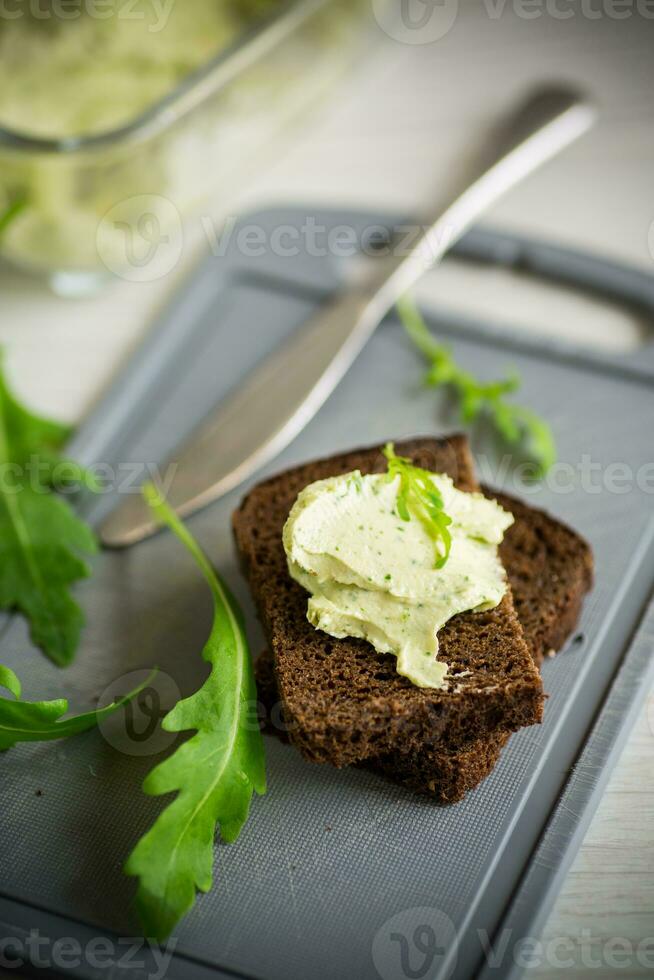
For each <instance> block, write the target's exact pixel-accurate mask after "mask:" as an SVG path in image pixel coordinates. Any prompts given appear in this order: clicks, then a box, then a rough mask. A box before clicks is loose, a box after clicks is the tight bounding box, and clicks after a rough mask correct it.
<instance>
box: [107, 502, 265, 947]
mask: <svg viewBox="0 0 654 980" xmlns="http://www.w3.org/2000/svg"><path fill="white" fill-rule="evenodd" d="M143 494H144V497H145V499H146V501H147V503H148V504H149V506H150V507H151V509H152V511H153V513H154V514H155V516H156V517H157V518H158V519H159V520H160V521H161V522H162V523H163V524H167V525H168V527H169V528H170V529H171V530H172V531H173V533H174V534H176V535H177V537H178V538H179V540H180V541H181V542H182V544H184V545H185V546H186V548H187V549H188V550H189V551H190V553H191V554H192V555H193V557H194V558H195V560H196V562H197V564H198V565H199V567H200V570H201V571H202V574H203V575H204V577H205V579H206V581H207V584H208V586H209V588H210V589H211V593H212V595H213V604H214V622H213V627H212V629H211V634H210V636H209V639H208V640H207V643H206V646H205V648H204V650H203V651H202V656H203V658H204V660H206V661H207V662H208V663H209V664H210V665H211V673H210V675H209V677H208V679H207V680H206V682H205V683H204V685H203V686H202V687H201V688H200V690H199V691H197V692H196V693H195V694H193V695H191V697H189V698H186V699H185V700H183V701H180V702H179V703H178V704H177V705H175V707H174V708H173V709H172V711H170V712H169V713H168V714H167V715H166V717H165V718H164V720H163V723H162V724H163V728H164V729H165V730H166V731H167V732H185V731H189V730H193V731H195V733H196V734H195V735H193V736H192V737H191V738H190V739H189V740H188V741H186V742H184V744H183V745H181V746H180V747H179V748H178V749H177V750H176V751H175V752H174V754H173V755H171V756H170V757H169V758H168V759H166V760H165V761H164V762H162V763H160V764H159V765H158V766H156V768H155V769H153V770H152V772H151V773H150V774H149V775H148V777H147V779H146V780H145V783H144V784H143V789H144V791H145V792H146V793H148V794H149V795H151V796H160V795H161V794H163V793H173V792H176V793H177V796H176V797H175V799H174V800H173V801H172V802H171V803H169V805H168V806H167V807H166V809H165V810H164V811H163V812H162V813H161V814H160V816H159V817H158V818H157V820H156V821H155V822H154V824H153V825H152V827H151V828H150V830H149V831H148V832H147V833H146V834H145V836H144V837H142V838H141V839H140V841H139V842H138V844H137V845H136V847H135V849H134V850H133V851H132V853H131V855H130V857H129V859H128V861H127V864H126V866H125V873H126V874H128V875H133V876H136V877H138V878H139V879H140V881H139V887H138V892H137V897H136V902H137V909H138V912H139V917H140V919H141V922H142V925H143V929H144V934H145V935H146V936H148V937H153V938H156V939H158V940H160V941H163V940H164V939H166V938H167V937H168V936H169V935H170V933H171V931H172V930H173V928H174V926H175V925H176V923H177V922H178V921H179V920H180V919H181V918H182V916H184V915H185V914H186V913H187V912H188V910H189V909H190V908H191V906H192V905H193V902H194V901H195V892H196V888H197V889H199V890H200V891H203V892H206V891H209V889H210V888H211V884H212V863H213V842H214V837H215V833H216V824H219V825H220V833H221V836H222V838H223V840H224V841H226V842H231V841H235V840H236V838H237V837H238V835H239V833H240V832H241V829H242V827H243V825H244V824H245V821H246V820H247V816H248V810H249V806H250V801H251V799H252V793H253V791H256V792H257V793H259V794H261V793H265V791H266V777H265V767H264V753H263V739H262V737H261V732H260V730H259V724H258V719H257V717H256V713H255V714H254V715H253V710H254V709H255V708H256V687H255V683H254V674H253V671H252V664H251V661H250V654H249V650H248V645H247V640H246V637H245V631H244V627H243V620H242V616H241V613H240V611H239V610H238V607H237V606H236V603H235V601H234V599H233V598H232V596H231V595H230V594H229V592H228V590H227V588H226V586H225V585H224V583H223V582H222V581H221V579H220V578H219V577H218V575H217V574H216V572H215V571H214V570H213V568H212V567H211V565H210V564H209V562H208V560H207V558H206V557H205V555H204V554H203V553H202V551H201V550H200V548H199V546H198V545H197V543H196V542H195V540H194V539H193V537H192V536H191V534H190V533H189V532H188V531H187V529H186V527H185V526H184V525H183V524H182V523H181V521H180V520H179V519H178V518H177V516H176V515H175V514H174V513H173V511H172V510H171V509H170V508H169V507H168V505H167V504H166V503H165V502H164V501H163V500H162V499H161V497H160V495H159V493H158V491H157V490H156V489H155V487H154V486H153V485H152V484H146V486H145V487H144V488H143Z"/></svg>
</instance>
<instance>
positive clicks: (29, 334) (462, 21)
mask: <svg viewBox="0 0 654 980" xmlns="http://www.w3.org/2000/svg"><path fill="white" fill-rule="evenodd" d="M416 2H417V0H416ZM453 3H454V0H443V4H444V5H445V7H448V5H449V9H450V10H452V9H454V7H453ZM557 10H558V11H559V14H561V13H562V14H566V15H567V13H569V12H572V14H571V16H569V17H566V18H564V17H563V16H557V15H556V11H557ZM584 10H585V11H586V14H584V13H582V9H581V7H580V5H579V4H578V3H573V2H566V0H559V2H558V7H555V5H554V4H553V3H551V2H549V0H547V2H546V0H543V2H542V3H539V0H535V2H534V0H532V2H531V3H529V4H527V3H525V4H524V5H522V4H519V3H518V2H517V0H513V2H512V3H510V2H508V0H507V2H506V3H505V4H501V3H498V2H491V0H485V2H484V3H479V4H476V3H475V4H467V3H466V4H465V5H464V4H463V3H461V4H460V5H459V11H458V15H457V16H456V18H455V20H454V24H453V26H452V27H451V29H450V30H449V31H448V32H447V33H446V34H445V35H444V36H443V37H442V38H440V39H438V40H436V41H434V42H432V43H428V44H424V45H408V44H406V43H401V42H398V41H397V40H394V39H390V38H387V37H384V38H383V41H382V46H381V47H380V49H379V52H378V53H377V55H376V56H375V58H374V59H373V63H372V64H369V65H368V66H367V67H366V68H365V69H364V70H363V71H361V72H360V73H359V76H358V78H356V79H355V80H354V82H353V83H352V85H351V87H350V88H349V89H344V90H342V91H341V94H340V98H339V99H338V100H336V101H335V102H333V103H332V104H331V105H330V106H329V107H328V108H326V109H325V111H324V112H322V113H321V114H320V115H319V117H317V118H315V119H313V120H310V121H308V122H307V123H305V125H304V128H303V130H302V132H301V133H300V134H298V136H297V138H296V139H295V140H294V141H292V144H291V146H290V148H287V149H286V151H285V152H284V154H283V155H279V156H277V157H275V162H274V164H272V163H271V164H269V166H268V168H267V170H266V172H265V175H264V176H262V177H259V178H257V179H256V180H255V181H253V182H252V183H251V184H250V186H249V188H248V189H247V190H240V191H236V190H234V191H233V192H231V193H230V194H229V195H225V194H223V196H222V197H221V199H220V200H219V201H216V202H215V204H214V206H213V207H212V208H210V209H209V210H208V212H207V213H209V214H211V216H212V217H213V218H214V219H215V220H216V221H217V222H219V221H220V220H221V219H222V217H224V215H225V214H233V213H236V212H239V211H243V210H245V209H246V208H254V207H257V206H263V205H268V204H271V203H273V202H283V201H286V202H293V203H297V201H298V200H302V199H304V200H306V201H307V202H311V203H312V204H314V205H315V204H316V203H323V204H345V205H348V204H349V205H352V206H356V207H371V208H374V207H377V208H379V207H381V208H385V209H388V208H389V207H390V206H393V207H397V209H398V210H405V211H407V212H410V211H412V210H417V211H419V210H420V206H421V204H423V203H424V202H426V201H431V200H432V199H433V195H434V189H435V188H439V187H443V186H447V179H448V175H449V174H451V173H452V172H453V171H454V170H455V168H456V167H457V163H458V161H460V159H461V154H462V152H463V151H464V150H465V148H466V147H468V146H470V145H471V143H472V144H473V145H474V140H475V136H476V134H478V133H479V132H480V131H482V127H483V126H484V125H485V124H486V123H487V122H488V120H489V119H492V118H493V117H494V115H495V114H497V113H498V112H500V111H502V110H503V109H504V108H505V107H506V106H508V105H509V103H510V102H511V100H512V99H514V98H515V97H516V96H518V95H519V94H520V93H521V92H522V90H523V89H524V87H525V86H527V85H528V84H529V83H530V82H534V81H536V80H542V79H551V78H564V79H566V80H578V81H579V82H582V83H583V84H584V85H585V87H587V88H588V89H589V90H590V91H591V92H592V93H593V94H594V96H595V97H596V99H597V101H598V102H599V104H600V107H601V111H602V117H601V123H600V124H599V126H598V127H597V128H596V130H595V131H594V132H593V133H592V134H590V135H589V136H587V137H586V138H585V139H584V140H583V141H582V142H580V143H579V144H578V145H576V146H575V147H573V148H572V149H571V150H569V151H568V152H566V153H565V154H564V155H563V156H562V157H561V158H559V159H558V160H556V161H555V162H553V163H551V164H550V165H548V167H547V168H546V169H545V170H543V171H542V172H541V173H539V174H538V175H536V176H535V177H533V178H531V179H530V180H529V181H528V182H527V183H525V184H524V185H523V186H522V187H520V188H519V189H517V190H516V191H514V192H513V193H512V194H511V195H510V196H509V198H508V199H507V200H506V201H505V202H503V203H502V204H501V205H500V206H498V207H497V208H496V209H495V211H494V212H493V214H492V215H490V216H489V217H490V219H492V221H493V223H495V224H498V225H503V226H505V227H511V228H513V229H516V230H522V231H525V232H529V233H530V234H542V235H546V236H550V237H552V238H553V239H555V240H557V241H559V242H565V243H568V244H577V245H581V246H583V247H588V248H593V249H597V250H600V251H603V252H605V253H607V254H609V255H613V256H615V257H617V258H620V259H624V260H628V261H630V262H633V263H636V264H637V265H640V266H641V267H642V268H644V269H646V270H649V271H652V272H654V258H653V256H652V254H651V253H650V250H649V246H648V235H649V236H650V239H649V240H650V242H654V235H652V234H651V232H650V224H651V222H652V221H653V220H654V186H653V181H652V178H653V176H654V100H653V99H652V93H653V92H654V57H653V55H654V20H652V19H648V18H646V17H644V16H643V15H642V12H641V13H639V12H638V10H637V9H635V5H634V9H632V7H630V6H629V4H628V0H627V2H626V3H624V2H622V3H618V0H615V2H614V3H611V2H610V0H592V2H591V0H586V6H585V7H584ZM650 12H651V15H652V16H654V5H652V8H651V11H650ZM625 13H626V14H627V15H626V16H625ZM527 14H528V16H527ZM591 14H592V15H593V16H592V17H591V16H590V15H591ZM596 15H599V16H596ZM618 17H622V18H623V19H618ZM350 93H352V94H350ZM205 247H206V241H205V240H204V238H203V236H202V234H201V233H200V231H199V226H198V227H196V228H195V231H194V232H192V234H191V235H190V241H189V244H188V246H187V248H186V249H185V251H184V255H183V258H182V260H181V261H180V263H179V265H178V266H177V267H176V268H175V270H174V271H173V272H172V273H170V274H169V275H168V276H166V277H165V278H163V279H160V280H158V281H156V282H152V283H148V284H134V283H126V282H117V283H115V284H113V285H112V286H110V287H109V288H108V289H107V290H106V291H105V292H104V293H103V294H102V295H100V296H96V297H94V298H89V299H81V300H62V299H57V298H55V297H53V296H52V295H50V294H49V293H48V292H47V291H46V290H45V289H43V288H41V287H40V286H38V285H36V284H35V283H33V282H31V281H29V280H27V279H25V278H21V277H20V276H18V275H16V274H13V273H10V272H8V271H6V270H5V271H3V272H0V343H1V344H2V346H3V347H4V348H5V351H6V354H7V361H8V368H9V371H10V374H11V378H12V382H13V383H14V385H15V387H16V388H17V389H18V390H19V392H20V393H21V394H22V395H23V396H24V397H25V398H26V399H27V400H28V401H29V403H30V404H32V405H34V406H35V407H37V408H38V409H41V410H42V411H44V412H47V413H51V414H53V415H55V416H59V417H61V418H64V419H67V420H70V421H76V420H77V419H79V418H80V417H82V416H83V414H84V412H85V411H86V410H87V409H88V408H89V406H90V405H91V404H92V402H93V400H94V399H95V398H96V397H97V395H98V393H99V392H100V391H101V390H102V388H103V386H104V385H106V384H107V382H108V380H109V379H110V378H111V376H112V375H113V373H114V372H115V371H116V370H117V369H118V367H119V366H120V364H121V363H122V362H123V361H124V359H125V358H126V357H127V356H128V355H129V353H130V351H131V350H132V349H133V348H134V346H135V345H136V344H137V343H138V341H139V339H140V337H141V336H142V335H143V333H144V332H145V330H146V329H147V327H148V325H149V323H150V321H151V318H152V316H153V314H154V312H155V311H156V310H157V309H158V308H159V307H160V305H161V304H162V303H164V302H165V300H166V297H167V296H168V295H170V294H171V293H172V292H173V290H174V288H175V286H176V284H177V283H178V282H179V281H180V280H181V279H182V278H183V276H184V275H185V274H186V272H187V270H188V268H189V267H190V266H191V265H192V264H193V262H194V261H195V259H196V258H197V255H198V254H199V253H200V252H201V250H202V249H203V248H205ZM459 276H460V273H459V272H458V271H457V270H455V269H452V270H442V271H439V272H438V273H437V274H432V275H431V276H430V278H429V281H428V282H426V283H425V284H424V285H423V287H422V289H421V292H422V294H423V297H424V298H425V299H426V300H427V301H430V302H438V301H442V300H443V299H448V301H458V299H459V297H460V293H461V290H460V289H459V288H458V287H459V283H460V281H461V280H460V278H459ZM478 295H481V300H480V301H481V302H482V303H483V306H484V308H485V309H486V310H487V311H488V309H489V307H490V308H491V312H492V309H493V308H496V309H497V311H498V312H500V311H501V312H502V315H503V316H504V317H511V318H513V319H515V320H516V321H521V320H524V319H526V318H528V319H530V320H531V321H532V323H533V322H535V323H536V326H538V327H540V328H541V329H552V328H554V329H557V330H559V331H561V330H563V331H565V332H567V331H569V332H570V333H574V334H575V336H577V337H579V338H583V339H586V340H587V341H588V342H589V343H602V344H604V345H606V346H609V347H611V346H615V345H620V344H623V343H624V344H634V343H637V342H638V339H639V337H640V335H641V332H642V331H641V327H640V326H639V325H638V324H635V323H634V322H632V321H630V320H629V318H628V317H627V315H626V314H624V313H622V312H621V311H616V310H612V309H608V308H606V307H601V306H599V305H595V306H594V307H592V306H590V305H588V304H581V303H580V301H574V302H573V301H572V300H565V299H562V298H561V297H560V296H558V295H554V294H552V293H550V292H547V293H544V294H543V295H542V296H540V297H539V301H538V303H537V304H535V303H534V295H533V293H524V292H523V291H522V289H516V288H515V286H514V285H513V284H511V283H510V282H508V281H507V279H506V277H505V276H504V275H503V274H501V273H497V274H495V273H489V274H488V275H487V288H486V289H485V290H484V291H483V292H481V293H479V292H478ZM566 304H567V305H566ZM535 307H537V308H538V311H539V313H538V317H537V318H536V321H534V314H533V310H534V308H535ZM649 718H650V722H649V723H648V719H647V713H646V712H645V711H643V714H642V717H641V719H640V721H639V724H638V726H637V728H636V729H635V730H634V732H633V734H632V737H631V739H630V742H629V745H628V747H627V749H626V751H625V753H624V756H623V758H622V759H621V761H620V763H619V764H618V766H617V768H616V770H615V771H614V774H613V776H612V779H611V782H610V785H609V787H608V789H607V792H606V794H605V797H604V799H603V802H602V804H601V806H600V807H599V809H598V811H597V814H596V816H595V818H594V821H593V824H592V826H591V828H590V830H589V832H588V834H587V837H586V840H585V842H584V845H583V847H582V849H581V852H580V853H579V855H578V858H577V860H576V862H575V864H574V867H573V868H572V870H571V871H570V873H569V875H568V878H567V881H566V884H565V887H564V889H563V891H562V893H561V895H560V897H559V899H558V901H557V904H556V907H555V909H554V911H553V913H552V915H551V918H550V920H549V923H548V925H547V928H546V930H545V936H544V939H545V941H546V946H545V949H544V952H543V955H541V956H540V959H541V960H542V961H543V962H542V963H541V965H540V966H537V967H534V969H533V970H531V971H530V972H531V973H533V974H534V975H536V976H538V977H539V978H541V980H544V978H553V977H560V976H562V975H566V976H575V977H580V976H585V975H586V974H588V975H589V976H590V975H592V976H593V977H595V978H599V977H608V976H613V975H615V974H616V971H617V970H618V968H620V973H621V975H623V976H629V977H635V976H640V975H646V974H647V973H649V972H652V969H654V967H652V966H651V965H650V967H649V969H648V968H647V967H646V966H642V965H639V963H638V962H637V959H636V958H635V956H634V955H631V957H629V954H628V953H627V954H624V953H622V954H620V949H624V948H625V946H624V944H622V945H620V943H618V944H617V945H616V944H615V943H614V944H613V945H612V946H609V947H607V941H608V940H610V939H614V940H616V939H617V940H619V939H624V940H626V941H627V942H630V943H632V944H633V946H634V947H635V946H636V945H637V944H638V942H639V941H641V940H642V939H643V938H645V937H648V936H654V786H653V783H652V777H653V775H654V698H650V703H649ZM584 930H585V931H584ZM566 937H570V938H571V939H572V940H573V945H572V952H570V950H569V949H567V948H566V947H565V945H563V946H562V945H560V944H559V945H556V944H552V942H551V941H552V940H556V939H563V940H565V939H566ZM607 949H608V952H607ZM615 949H617V953H616V952H615ZM652 949H653V950H654V942H653V943H652ZM556 957H558V960H557V959H556ZM569 957H571V961H572V962H574V967H573V966H571V965H570V964H568V966H567V967H564V966H562V965H561V964H562V963H563V962H564V961H567V959H568V958H569ZM538 958H539V957H538V955H537V956H536V959H538ZM653 959H654V953H653V954H652V955H651V956H650V961H649V962H650V964H651V963H652V960H653ZM14 975H15V974H14Z"/></svg>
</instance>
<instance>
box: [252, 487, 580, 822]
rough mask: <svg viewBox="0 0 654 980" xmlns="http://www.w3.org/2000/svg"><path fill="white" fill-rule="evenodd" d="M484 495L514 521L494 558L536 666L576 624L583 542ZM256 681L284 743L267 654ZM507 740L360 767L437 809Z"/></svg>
mask: <svg viewBox="0 0 654 980" xmlns="http://www.w3.org/2000/svg"><path fill="white" fill-rule="evenodd" d="M482 489H483V491H484V493H485V494H486V496H488V497H494V498H495V499H496V500H498V501H499V503H500V504H501V505H502V506H503V507H504V508H505V509H506V510H509V511H511V513H512V514H513V515H514V517H515V524H513V525H512V527H510V528H509V530H508V531H507V533H506V536H505V538H504V541H503V542H502V545H501V548H500V552H501V556H502V561H503V562H504V566H505V568H506V571H507V574H508V577H509V582H510V584H511V590H512V593H513V601H514V604H515V607H516V610H517V611H518V616H519V618H520V621H521V624H522V627H523V632H524V636H525V640H526V642H527V646H528V647H529V650H530V652H531V655H532V657H533V659H534V661H535V662H536V663H538V664H540V663H541V662H542V660H543V658H544V656H545V655H546V654H548V653H549V652H550V651H551V650H559V649H560V648H561V646H563V644H564V642H565V640H566V639H567V638H568V636H569V634H570V633H571V632H572V630H573V629H574V627H575V625H576V622H577V619H578V616H579V612H580V609H581V603H582V600H583V597H584V595H585V594H586V592H587V591H588V590H589V589H590V588H591V586H592V582H593V558H592V553H591V550H590V547H589V546H588V544H587V543H586V542H585V541H584V539H583V538H581V537H580V536H579V535H578V534H577V533H576V532H575V531H573V530H571V529H570V528H569V527H567V526H566V525H565V524H563V523H561V522H560V521H558V520H556V519H555V518H553V517H551V516H550V515H549V514H547V513H546V512H545V511H542V510H537V509H536V508H534V507H530V506H528V505H527V504H525V503H523V502H522V501H520V500H517V499H516V498H515V497H511V496H509V495H508V494H503V493H496V492H495V491H493V490H491V489H489V488H488V487H483V488H482ZM256 674H257V688H258V692H259V694H258V696H259V700H260V703H261V705H262V707H263V709H264V720H265V725H266V729H267V730H268V731H270V732H272V733H274V734H278V735H280V736H281V737H282V738H286V724H285V719H284V717H283V706H282V705H281V703H280V701H279V695H278V692H277V682H276V679H275V671H274V662H273V658H272V655H271V653H270V651H265V652H264V653H263V654H261V656H260V657H259V659H258V661H257V664H256ZM508 738H509V735H508V734H507V733H502V734H499V735H498V734H495V735H489V736H487V737H486V738H478V739H474V740H473V741H472V742H471V743H470V744H468V745H465V746H462V747H461V748H460V749H458V750H456V751H451V752H434V751H433V750H431V749H430V748H429V747H428V746H427V747H425V748H423V749H420V750H418V751H415V752H412V753H410V754H408V755H407V754H406V753H401V752H394V753H389V754H388V755H386V756H383V757H381V758H379V759H371V760H369V761H368V762H367V763H366V766H367V768H370V769H372V770H373V771H376V772H378V773H380V774H381V775H384V776H386V777H388V778H390V779H392V780H393V781H395V782H399V783H403V784H405V785H407V786H408V787H410V788H411V789H413V790H415V791H417V792H419V793H423V794H427V795H429V796H432V797H433V798H434V799H435V800H436V801H437V802H440V803H454V802H456V801H458V800H460V799H461V798H462V797H463V796H464V795H465V794H466V793H467V792H468V791H469V790H471V789H473V788H474V787H475V786H477V785H478V783H480V782H481V780H482V779H484V778H485V777H486V776H488V775H489V773H490V772H491V771H492V769H493V768H494V766H495V764H496V762H497V760H498V758H499V755H500V751H501V749H502V748H503V746H504V744H505V743H506V741H507V740H508Z"/></svg>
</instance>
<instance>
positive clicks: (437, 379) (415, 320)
mask: <svg viewBox="0 0 654 980" xmlns="http://www.w3.org/2000/svg"><path fill="white" fill-rule="evenodd" d="M397 310H398V313H399V316H400V319H401V320H402V323H403V324H404V328H405V330H406V332H407V333H408V335H409V337H410V338H411V340H412V341H413V342H414V344H415V345H416V347H417V348H418V350H419V351H420V353H421V354H422V355H423V357H424V358H425V360H427V361H428V362H429V369H428V371H427V376H426V379H425V380H426V383H427V384H428V385H430V386H433V387H437V386H438V385H450V386H451V387H452V389H453V390H454V392H455V393H456V394H457V395H458V397H459V400H460V410H461V419H462V421H463V422H465V423H467V424H470V423H472V422H474V421H476V419H478V418H479V417H480V416H481V415H482V414H483V415H485V416H487V417H488V418H489V419H490V420H491V422H492V423H493V425H494V427H495V429H496V430H497V431H498V432H499V434H500V435H501V436H502V438H503V439H504V441H505V442H506V443H508V444H509V445H511V446H521V447H522V449H523V451H524V453H525V454H526V456H527V457H528V458H529V459H531V460H532V461H533V463H534V467H535V475H536V476H537V477H543V476H544V475H545V474H546V473H547V471H548V469H549V468H550V466H552V464H553V463H554V462H555V461H556V445H555V443H554V436H553V435H552V430H551V429H550V427H549V425H548V424H547V422H545V421H544V420H543V419H541V418H540V417H539V416H538V415H537V414H536V413H535V412H533V411H531V409H529V408H524V407H523V406H521V405H516V404H515V403H514V402H511V401H507V399H506V398H505V396H506V395H509V394H511V393H512V392H514V391H516V390H517V389H518V388H519V387H520V379H519V377H518V376H517V375H511V376H510V377H508V378H504V379H503V380H501V381H490V382H482V381H479V380H478V379H477V378H475V376H474V375H473V374H470V372H468V371H465V370H464V369H463V368H461V367H459V365H458V364H457V363H456V361H455V360H454V358H453V356H452V352H451V351H450V349H449V348H448V347H445V346H444V345H443V344H439V343H438V342H437V341H436V340H434V338H433V337H432V336H431V334H430V333H429V330H428V328H427V325H426V323H425V321H424V320H423V318H422V316H421V314H420V311H419V309H418V307H417V306H416V304H415V303H414V301H413V299H411V298H410V297H409V296H405V297H403V298H402V299H401V300H400V301H399V302H398V304H397Z"/></svg>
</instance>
